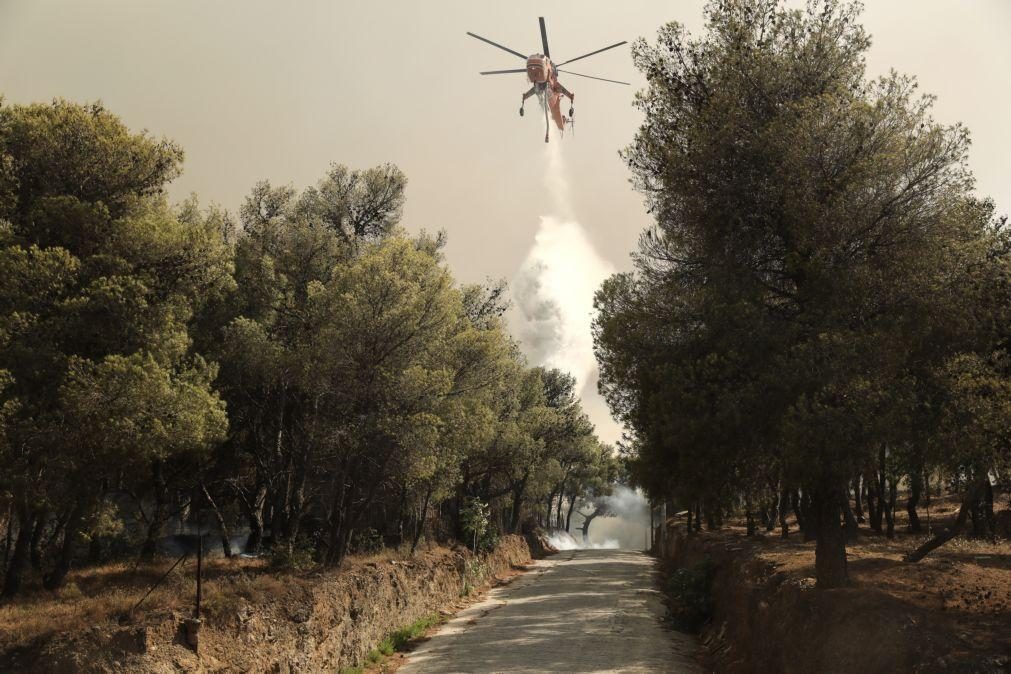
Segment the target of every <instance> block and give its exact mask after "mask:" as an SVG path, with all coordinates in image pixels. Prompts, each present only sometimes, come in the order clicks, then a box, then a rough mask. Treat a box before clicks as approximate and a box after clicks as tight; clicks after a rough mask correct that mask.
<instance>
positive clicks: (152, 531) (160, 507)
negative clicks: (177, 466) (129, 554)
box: [140, 461, 168, 562]
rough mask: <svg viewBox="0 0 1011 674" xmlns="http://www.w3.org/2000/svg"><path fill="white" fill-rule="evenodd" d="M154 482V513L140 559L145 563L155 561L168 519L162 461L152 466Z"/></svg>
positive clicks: (149, 522)
mask: <svg viewBox="0 0 1011 674" xmlns="http://www.w3.org/2000/svg"><path fill="white" fill-rule="evenodd" d="M151 472H152V477H153V481H154V512H153V513H152V515H151V519H150V520H149V521H148V525H147V536H146V537H145V538H144V544H143V545H141V548H140V558H141V560H143V561H145V562H150V561H151V560H153V559H154V555H155V553H156V552H157V551H158V539H160V538H161V533H162V527H164V526H165V520H166V519H167V509H168V503H167V493H166V492H167V491H168V489H167V487H166V484H165V472H164V468H163V466H162V462H161V461H155V462H154V463H153V464H152V466H151Z"/></svg>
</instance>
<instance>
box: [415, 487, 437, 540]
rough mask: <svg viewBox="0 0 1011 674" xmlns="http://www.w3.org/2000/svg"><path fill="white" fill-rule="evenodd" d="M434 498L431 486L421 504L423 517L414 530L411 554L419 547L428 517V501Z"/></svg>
mask: <svg viewBox="0 0 1011 674" xmlns="http://www.w3.org/2000/svg"><path fill="white" fill-rule="evenodd" d="M431 498H432V487H431V486H429V487H428V490H427V491H426V492H425V503H424V504H423V505H422V506H421V518H420V521H419V522H418V528H417V529H415V531H414V540H412V541H411V556H412V557H413V556H414V551H415V550H417V549H418V543H419V542H420V541H421V534H422V533H423V532H424V531H425V519H426V518H427V517H428V503H429V501H430V500H431Z"/></svg>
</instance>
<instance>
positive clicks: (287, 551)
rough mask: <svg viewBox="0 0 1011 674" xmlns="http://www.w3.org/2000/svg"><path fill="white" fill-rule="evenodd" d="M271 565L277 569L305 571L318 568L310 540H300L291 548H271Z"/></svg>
mask: <svg viewBox="0 0 1011 674" xmlns="http://www.w3.org/2000/svg"><path fill="white" fill-rule="evenodd" d="M270 565H271V566H273V567H274V568H276V569H291V570H294V571H305V570H307V569H311V568H313V567H314V566H316V553H315V550H314V549H313V546H312V544H311V543H310V542H309V541H308V540H305V539H299V540H297V541H295V542H294V543H292V544H291V546H290V547H289V546H287V545H279V546H276V547H273V548H271V550H270Z"/></svg>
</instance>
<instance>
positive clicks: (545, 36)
mask: <svg viewBox="0 0 1011 674" xmlns="http://www.w3.org/2000/svg"><path fill="white" fill-rule="evenodd" d="M537 20H538V21H540V23H541V46H542V47H543V48H544V55H545V56H547V57H548V58H551V52H549V51H548V31H547V29H546V28H545V27H544V17H543V16H541V17H538V18H537Z"/></svg>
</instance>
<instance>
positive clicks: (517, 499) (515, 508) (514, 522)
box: [509, 474, 530, 534]
mask: <svg viewBox="0 0 1011 674" xmlns="http://www.w3.org/2000/svg"><path fill="white" fill-rule="evenodd" d="M529 478H530V476H529V474H525V475H524V476H523V479H522V480H520V481H519V482H517V483H516V485H515V486H514V487H513V505H512V514H511V516H510V524H509V530H510V531H511V532H512V533H514V534H518V533H519V531H520V518H521V517H522V515H523V513H522V509H523V492H525V491H526V489H527V480H528V479H529Z"/></svg>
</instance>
